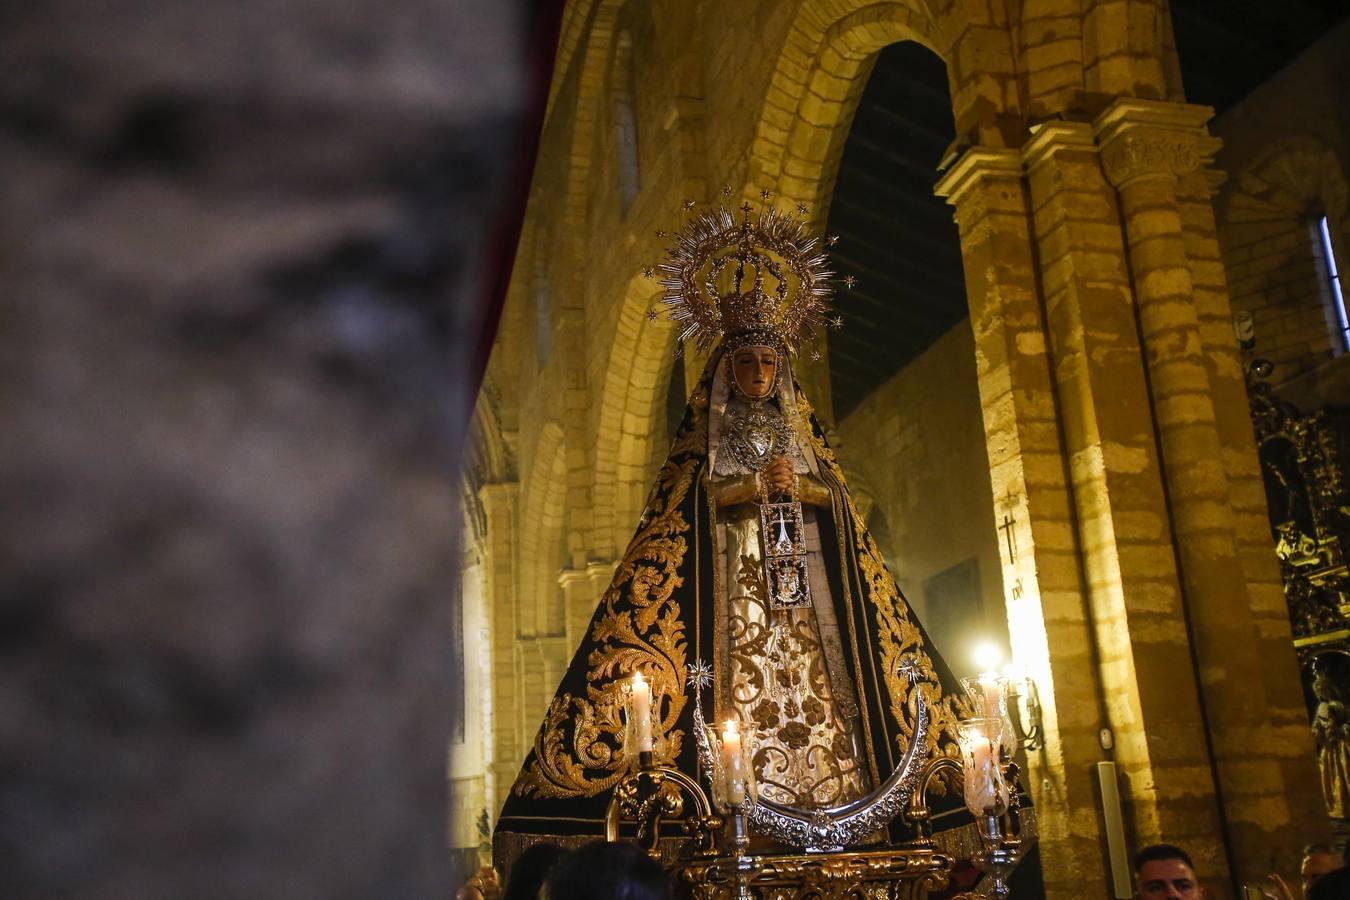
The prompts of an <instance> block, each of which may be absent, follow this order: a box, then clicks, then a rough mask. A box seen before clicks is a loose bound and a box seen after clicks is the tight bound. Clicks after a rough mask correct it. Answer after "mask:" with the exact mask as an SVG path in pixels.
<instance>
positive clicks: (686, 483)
mask: <svg viewBox="0 0 1350 900" xmlns="http://www.w3.org/2000/svg"><path fill="white" fill-rule="evenodd" d="M698 418H700V417H699V416H698V414H697V412H696V413H695V416H694V419H696V420H697V419H698ZM682 436H683V435H681V437H682ZM679 443H680V438H678V437H677V439H676V444H677V448H676V449H678V446H679ZM674 455H675V454H674V453H672V457H673V456H674ZM699 464H700V460H699V459H698V458H690V459H686V460H684V461H681V462H675V461H674V460H673V459H672V460H669V461H667V462H666V464H665V465H664V466H662V468H661V471H660V473H659V474H658V476H657V480H656V486H655V487H654V488H653V490H652V495H651V497H650V498H649V499H648V501H647V508H646V510H644V512H643V514H642V519H641V520H640V522H639V528H638V533H637V535H636V536H635V537H634V538H633V541H632V543H630V544H629V545H628V550H627V552H626V553H625V554H624V558H623V560H622V562H620V563H619V566H618V568H617V569H616V570H615V573H614V580H613V581H612V582H611V584H610V587H609V589H608V590H607V591H606V592H605V596H604V600H603V606H604V611H603V612H602V614H601V615H600V618H599V619H598V620H597V621H596V623H595V626H594V627H593V629H592V630H591V640H593V641H594V642H595V643H596V644H598V645H599V646H598V647H597V648H596V649H594V650H592V651H591V653H590V655H589V656H588V657H587V660H586V663H587V666H588V667H589V668H588V671H587V673H586V683H587V687H586V694H587V696H586V697H584V698H583V697H574V696H573V695H572V694H570V693H564V694H561V695H560V696H558V697H556V698H555V699H554V701H553V703H552V704H550V706H549V710H548V715H547V717H546V718H545V720H544V727H543V728H542V729H541V730H540V732H539V735H538V736H537V737H536V738H535V744H534V751H535V758H534V760H533V761H532V762H531V764H530V765H529V767H528V768H526V769H525V770H524V771H522V772H521V774H520V778H519V779H518V780H517V781H516V784H515V788H514V792H515V793H516V794H517V795H519V796H526V797H528V796H535V795H537V796H542V797H593V796H595V795H596V794H598V793H600V792H601V791H605V790H608V789H609V788H611V787H613V786H614V785H615V784H617V783H618V781H619V779H620V778H622V777H623V774H624V771H625V763H624V753H623V734H624V722H623V715H622V709H623V695H622V692H621V691H622V688H623V685H624V682H625V681H626V679H627V678H628V677H629V676H631V674H632V673H633V672H635V671H639V670H640V671H641V672H642V674H643V676H644V677H645V678H646V679H647V680H648V681H649V682H650V683H651V686H652V700H653V709H654V710H655V711H656V712H657V713H658V715H660V717H661V731H662V733H664V735H665V737H666V743H665V747H664V752H662V749H663V748H661V747H660V746H659V745H658V748H657V750H658V756H659V757H660V758H659V759H658V762H670V761H672V760H674V759H675V758H676V757H677V756H679V753H680V747H681V744H682V742H683V737H684V735H683V732H681V731H679V730H677V729H676V728H675V723H676V722H677V721H678V720H679V717H680V713H681V712H682V711H683V709H684V706H685V702H686V698H685V694H684V678H685V671H686V662H687V660H686V655H687V652H686V651H687V646H686V643H685V640H684V620H683V618H682V615H681V611H680V605H679V603H678V602H676V600H675V599H674V594H675V591H676V589H678V588H679V587H680V586H681V584H683V579H682V578H681V577H680V576H679V575H678V574H677V573H678V571H679V568H680V565H681V563H683V561H684V556H685V553H686V552H687V551H688V544H687V542H686V540H685V538H684V537H683V535H684V534H685V533H686V532H688V531H689V523H688V522H687V521H685V518H684V516H683V515H682V514H681V513H680V508H679V507H680V504H681V503H682V502H683V501H684V497H685V495H686V494H687V493H688V492H689V489H690V487H691V486H692V484H693V481H694V473H695V471H696V470H697V468H698V467H699ZM569 724H570V725H571V729H572V734H571V739H570V741H569V740H568V736H567V726H568V725H569Z"/></svg>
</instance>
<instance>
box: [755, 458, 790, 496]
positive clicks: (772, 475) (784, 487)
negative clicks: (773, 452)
mask: <svg viewBox="0 0 1350 900" xmlns="http://www.w3.org/2000/svg"><path fill="white" fill-rule="evenodd" d="M760 477H761V478H763V479H764V484H765V485H766V486H767V487H768V488H769V490H771V491H779V492H781V493H787V492H789V491H791V490H792V485H793V481H794V480H795V478H796V475H795V473H794V472H793V471H792V463H791V462H789V461H788V458H787V457H786V456H782V455H779V456H775V457H774V458H773V459H771V460H769V464H768V465H767V466H765V467H764V472H763V474H762V475H761V476H760Z"/></svg>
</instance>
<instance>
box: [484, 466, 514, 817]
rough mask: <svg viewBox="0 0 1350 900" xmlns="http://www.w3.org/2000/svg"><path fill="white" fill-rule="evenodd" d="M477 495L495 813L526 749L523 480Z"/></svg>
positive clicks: (491, 799) (487, 732)
mask: <svg viewBox="0 0 1350 900" xmlns="http://www.w3.org/2000/svg"><path fill="white" fill-rule="evenodd" d="M478 496H479V500H480V502H481V503H482V504H483V515H484V517H485V518H486V520H487V521H486V527H485V529H484V533H485V534H486V535H487V536H488V540H487V541H486V547H485V550H486V553H485V558H484V566H483V597H484V602H485V603H486V605H487V617H488V627H489V629H490V630H491V633H492V646H491V652H492V669H491V671H492V687H491V691H492V697H491V701H490V702H491V707H490V713H489V715H488V719H487V721H486V722H485V723H484V727H485V734H484V738H485V740H486V741H490V744H489V747H488V748H487V753H488V755H489V758H490V759H491V760H492V764H491V765H490V766H489V768H488V772H487V784H486V788H485V790H486V795H487V800H488V803H489V804H491V808H490V809H489V812H490V813H491V814H492V815H493V816H494V818H495V816H496V813H497V810H498V809H500V808H501V805H502V802H503V801H504V800H505V799H506V792H507V791H509V790H510V789H511V784H512V783H513V782H514V781H515V780H516V772H517V771H518V770H519V768H520V761H521V759H522V758H523V757H524V755H525V754H524V749H523V747H522V743H521V740H522V739H521V736H520V734H519V726H518V723H517V716H515V715H513V714H512V710H515V709H516V708H517V704H516V692H515V684H516V681H517V677H516V675H517V673H516V664H515V645H516V635H517V633H518V631H519V623H518V621H517V619H518V617H517V608H516V579H515V571H516V552H515V551H516V542H517V522H518V515H519V510H518V507H519V500H520V485H519V484H518V483H516V482H509V483H501V484H485V485H483V487H482V488H480V489H479V492H478Z"/></svg>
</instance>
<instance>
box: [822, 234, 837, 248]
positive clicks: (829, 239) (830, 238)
mask: <svg viewBox="0 0 1350 900" xmlns="http://www.w3.org/2000/svg"><path fill="white" fill-rule="evenodd" d="M825 243H826V244H827V245H828V246H830V247H833V246H834V245H835V244H837V243H839V235H837V234H827V235H825Z"/></svg>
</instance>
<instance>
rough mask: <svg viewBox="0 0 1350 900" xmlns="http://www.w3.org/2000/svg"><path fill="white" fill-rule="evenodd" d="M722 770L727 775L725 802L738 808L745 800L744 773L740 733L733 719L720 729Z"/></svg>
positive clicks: (728, 720)
mask: <svg viewBox="0 0 1350 900" xmlns="http://www.w3.org/2000/svg"><path fill="white" fill-rule="evenodd" d="M722 768H723V769H725V770H726V774H727V800H728V801H730V802H731V805H732V806H738V805H740V803H741V802H742V801H744V800H745V773H744V772H742V771H741V732H740V729H739V728H737V727H736V720H735V719H727V724H726V727H725V728H723V729H722Z"/></svg>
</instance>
